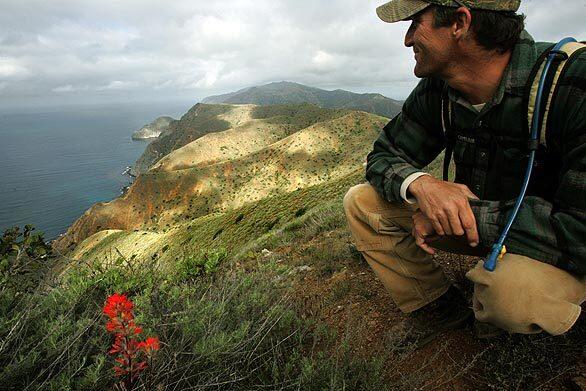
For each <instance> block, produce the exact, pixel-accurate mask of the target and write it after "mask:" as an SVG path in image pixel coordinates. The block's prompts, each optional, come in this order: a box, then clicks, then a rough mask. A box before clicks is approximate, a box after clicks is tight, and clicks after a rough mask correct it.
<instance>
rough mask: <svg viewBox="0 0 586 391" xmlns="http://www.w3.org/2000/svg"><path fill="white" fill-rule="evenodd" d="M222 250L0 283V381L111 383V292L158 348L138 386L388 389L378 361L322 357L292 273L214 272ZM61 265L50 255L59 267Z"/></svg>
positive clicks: (19, 385)
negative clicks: (287, 280)
mask: <svg viewBox="0 0 586 391" xmlns="http://www.w3.org/2000/svg"><path fill="white" fill-rule="evenodd" d="M225 257H226V252H225V251H223V250H210V251H209V252H207V253H206V254H203V255H202V257H193V258H189V259H186V260H183V261H182V262H180V263H179V265H178V269H177V271H176V272H175V273H167V272H165V270H163V269H161V268H160V267H159V266H158V262H157V261H156V260H151V261H149V262H141V263H138V262H137V261H136V260H129V259H124V258H122V257H120V258H117V259H116V260H115V261H113V262H105V263H100V262H89V263H84V262H80V263H75V264H69V265H67V266H68V267H67V271H66V272H63V273H62V274H60V275H59V276H55V275H52V276H50V275H49V273H48V269H47V273H46V274H45V275H44V281H43V284H41V285H40V286H39V287H38V289H35V290H33V291H30V292H23V291H20V292H18V294H17V292H14V291H10V290H7V289H3V290H2V291H1V292H0V298H1V301H0V302H1V303H2V306H1V312H0V325H1V327H0V341H2V342H1V344H0V368H1V369H0V384H1V385H2V386H1V387H0V388H2V389H15V390H16V389H24V388H25V387H32V388H40V389H60V390H63V389H84V390H90V389H107V388H111V387H112V386H113V385H114V384H115V382H116V379H115V378H114V375H113V373H114V372H113V371H112V365H113V362H112V359H111V358H110V357H109V356H108V355H107V350H108V346H109V345H110V343H111V341H110V337H109V336H108V334H107V333H106V330H105V328H104V322H105V318H104V316H103V315H102V314H101V307H102V305H103V303H104V301H105V298H106V297H107V295H109V294H111V293H114V292H126V293H128V295H129V297H130V298H132V300H133V301H134V302H135V304H136V308H135V313H136V314H137V321H138V323H139V324H141V325H144V326H145V331H144V332H145V333H146V334H148V335H157V336H158V337H159V338H160V340H161V344H162V347H161V350H160V351H159V352H158V353H157V355H156V356H155V359H154V361H153V362H152V363H151V367H150V368H149V369H147V370H146V371H145V372H144V373H143V374H142V376H141V378H140V381H139V384H138V386H137V389H149V390H150V389H158V388H161V387H163V388H166V387H170V388H177V389H187V388H192V389H208V388H210V387H212V388H216V389H217V388H220V389H235V390H250V389H253V388H256V387H274V388H278V389H315V390H320V389H324V388H328V389H340V388H343V387H349V388H350V389H372V390H380V389H382V388H381V387H383V386H384V384H383V383H382V377H381V376H380V373H381V368H382V362H380V361H377V360H365V359H361V358H355V357H352V355H351V352H349V351H348V350H344V349H342V350H340V351H339V352H337V353H336V354H335V355H334V356H330V355H326V354H325V353H324V351H325V350H326V348H327V347H330V348H332V349H333V348H334V347H333V346H332V341H333V339H332V335H331V333H330V332H328V331H327V329H326V328H324V327H318V325H317V324H316V323H315V322H314V321H312V320H304V319H302V318H300V317H299V316H298V315H297V314H296V312H295V310H294V307H293V306H292V302H291V300H290V296H289V293H288V292H289V291H290V287H288V286H284V285H283V284H281V285H276V284H275V283H274V281H275V279H276V278H277V277H278V276H279V275H282V274H283V273H286V272H287V270H286V269H284V268H282V267H278V266H276V265H274V264H267V265H265V266H263V267H262V268H260V269H259V270H257V271H254V272H249V273H244V272H234V273H222V274H218V271H217V266H218V264H219V263H220V262H221V261H222V260H223V259H224V258H225ZM65 261H66V260H63V259H57V258H54V257H52V258H51V262H52V265H53V266H54V267H55V266H56V265H57V264H59V263H62V262H65ZM69 262H70V261H69ZM192 267H193V269H192ZM196 270H201V271H204V270H205V272H196ZM317 346H321V347H322V348H320V349H318V348H317Z"/></svg>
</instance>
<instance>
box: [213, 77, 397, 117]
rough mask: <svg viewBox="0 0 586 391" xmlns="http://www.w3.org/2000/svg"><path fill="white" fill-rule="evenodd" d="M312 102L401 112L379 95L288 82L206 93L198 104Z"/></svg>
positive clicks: (385, 113) (379, 112)
mask: <svg viewBox="0 0 586 391" xmlns="http://www.w3.org/2000/svg"><path fill="white" fill-rule="evenodd" d="M303 102H307V103H312V104H315V105H317V106H320V107H325V108H347V109H353V110H361V111H366V112H368V113H373V114H377V115H380V116H383V117H387V118H392V117H394V116H395V115H397V113H399V112H400V111H401V106H402V102H399V101H396V100H393V99H390V98H387V97H386V96H383V95H381V94H373V93H369V94H356V93H354V92H350V91H344V90H340V89H338V90H334V91H327V90H322V89H319V88H314V87H308V86H305V85H303V84H298V83H292V82H286V81H282V82H277V83H270V84H266V85H263V86H256V87H248V88H244V89H242V90H239V91H236V92H231V93H228V94H223V95H215V96H210V97H207V98H205V99H203V100H202V103H229V104H246V103H249V104H256V105H272V104H286V103H303Z"/></svg>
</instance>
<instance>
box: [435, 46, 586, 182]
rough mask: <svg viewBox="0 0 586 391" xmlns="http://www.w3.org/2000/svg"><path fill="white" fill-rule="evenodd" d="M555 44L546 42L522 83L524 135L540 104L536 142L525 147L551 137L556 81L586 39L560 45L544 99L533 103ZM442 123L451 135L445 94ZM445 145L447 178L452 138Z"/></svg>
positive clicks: (450, 103)
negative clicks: (524, 118)
mask: <svg viewBox="0 0 586 391" xmlns="http://www.w3.org/2000/svg"><path fill="white" fill-rule="evenodd" d="M553 47H554V45H549V46H548V47H547V48H546V49H545V50H544V51H543V52H542V53H541V55H540V56H539V58H538V60H537V61H536V63H535V65H534V66H533V69H532V70H531V73H530V75H529V78H528V80H527V84H526V85H525V94H524V102H525V108H526V109H525V112H526V117H527V128H526V129H527V134H528V135H529V134H530V129H531V124H532V122H533V113H534V112H535V107H536V105H537V104H541V115H540V117H541V118H540V119H539V142H532V141H529V143H528V148H529V149H530V150H531V149H537V147H538V145H539V144H541V145H543V146H544V147H547V139H548V138H550V139H551V137H552V134H548V119H549V110H550V107H551V104H552V102H553V101H554V100H555V96H556V94H557V91H558V87H559V84H558V82H559V80H560V79H563V77H564V74H565V71H566V70H567V69H568V65H570V64H571V63H572V62H573V61H574V60H575V59H576V58H577V57H578V55H579V54H580V53H582V52H584V51H586V42H568V43H566V44H565V45H563V46H562V48H561V49H560V50H558V51H556V54H557V59H556V61H554V62H553V63H552V66H551V67H550V69H549V72H548V75H547V79H546V80H545V87H544V91H543V95H542V96H544V97H545V99H543V100H542V102H536V100H537V89H538V85H539V80H540V78H541V75H542V73H543V68H544V65H545V59H546V58H547V56H548V55H549V54H550V52H551V51H552V50H551V49H552V48H553ZM441 123H442V129H443V132H444V135H446V136H448V135H449V134H450V129H449V124H451V123H452V102H451V101H450V100H449V99H448V98H447V94H445V93H444V94H442V101H441ZM446 140H447V143H446V144H447V145H446V151H445V157H444V165H443V180H444V181H448V174H449V168H450V161H451V158H452V152H453V147H454V145H453V142H452V141H451V140H452V138H451V137H446Z"/></svg>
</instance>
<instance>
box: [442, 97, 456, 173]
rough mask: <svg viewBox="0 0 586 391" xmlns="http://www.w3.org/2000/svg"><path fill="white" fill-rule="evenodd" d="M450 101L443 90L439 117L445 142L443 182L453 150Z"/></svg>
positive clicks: (448, 171) (448, 170)
mask: <svg viewBox="0 0 586 391" xmlns="http://www.w3.org/2000/svg"><path fill="white" fill-rule="evenodd" d="M452 111H453V108H452V101H451V100H450V99H449V98H448V90H447V88H444V91H443V93H442V104H441V116H442V130H443V131H444V138H445V140H446V152H445V155H444V170H443V180H444V181H448V180H449V178H448V176H449V173H450V161H451V160H452V152H453V150H454V135H453V134H452Z"/></svg>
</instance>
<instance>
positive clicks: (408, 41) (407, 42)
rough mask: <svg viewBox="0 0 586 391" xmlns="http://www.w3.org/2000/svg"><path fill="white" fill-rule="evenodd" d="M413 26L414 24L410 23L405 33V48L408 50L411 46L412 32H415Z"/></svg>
mask: <svg viewBox="0 0 586 391" xmlns="http://www.w3.org/2000/svg"><path fill="white" fill-rule="evenodd" d="M414 25H415V23H413V22H412V23H411V25H410V26H409V29H408V30H407V32H406V33H405V46H407V47H408V48H410V47H411V46H413V32H414V31H415V28H414Z"/></svg>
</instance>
